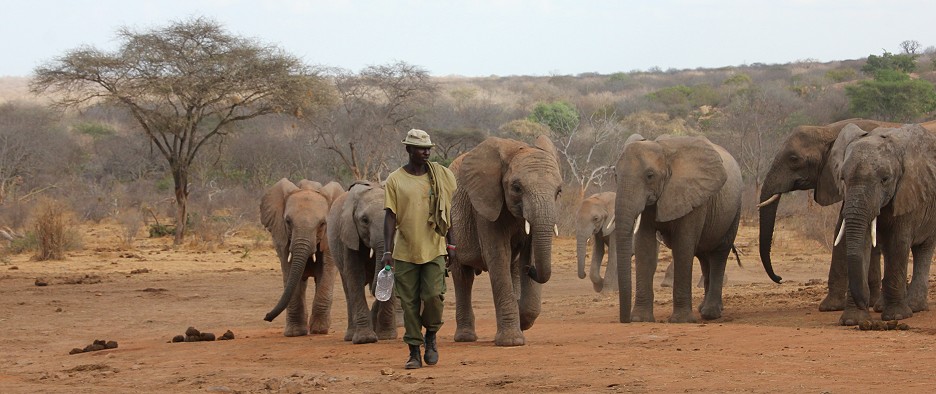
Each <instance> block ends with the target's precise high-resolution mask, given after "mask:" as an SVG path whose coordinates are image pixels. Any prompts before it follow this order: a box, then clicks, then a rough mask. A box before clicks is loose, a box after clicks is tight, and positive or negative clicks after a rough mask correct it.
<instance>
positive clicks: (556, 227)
mask: <svg viewBox="0 0 936 394" xmlns="http://www.w3.org/2000/svg"><path fill="white" fill-rule="evenodd" d="M553 232H555V233H556V236H557V237H558V236H559V225H558V224H554V225H553Z"/></svg>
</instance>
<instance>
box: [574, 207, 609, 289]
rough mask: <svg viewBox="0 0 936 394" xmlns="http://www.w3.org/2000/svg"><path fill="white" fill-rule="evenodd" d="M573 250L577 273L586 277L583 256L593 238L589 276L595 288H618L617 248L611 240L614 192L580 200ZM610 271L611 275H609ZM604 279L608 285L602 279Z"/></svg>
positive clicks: (583, 277)
mask: <svg viewBox="0 0 936 394" xmlns="http://www.w3.org/2000/svg"><path fill="white" fill-rule="evenodd" d="M575 229H576V231H575V241H576V242H575V254H576V257H577V259H578V277H579V279H585V257H586V254H587V253H586V248H587V245H588V240H589V239H592V238H594V245H593V248H592V261H591V269H590V271H589V278H590V279H591V282H592V287H593V288H594V289H595V292H598V293H600V292H601V291H602V290H609V291H614V290H617V278H616V277H615V274H616V273H617V268H616V267H617V266H616V264H617V257H616V255H615V253H616V252H617V248H616V247H615V244H614V235H613V233H614V192H604V193H596V194H593V195H591V196H589V197H588V198H586V199H584V200H582V205H581V206H579V209H578V213H577V214H576V222H575ZM605 246H607V247H608V265H607V267H606V268H605V277H604V278H602V277H601V262H602V260H603V259H604V254H605ZM609 274H610V275H609ZM606 281H607V286H605V283H606Z"/></svg>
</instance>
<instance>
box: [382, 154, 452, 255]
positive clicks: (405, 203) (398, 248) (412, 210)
mask: <svg viewBox="0 0 936 394" xmlns="http://www.w3.org/2000/svg"><path fill="white" fill-rule="evenodd" d="M429 186H430V185H429V174H424V175H420V176H416V175H412V174H410V173H408V172H406V170H404V169H403V168H402V167H400V168H398V169H397V170H396V171H394V172H392V173H390V176H388V177H387V182H386V184H385V185H384V193H385V196H386V198H385V200H384V201H385V207H386V208H389V209H390V210H391V211H393V213H394V214H396V220H397V226H396V236H395V237H394V238H393V259H394V260H401V261H406V262H409V263H413V264H423V263H426V262H428V261H432V260H433V259H435V258H436V257H438V256H441V255H443V254H445V238H444V237H442V236H441V235H439V234H438V233H436V232H435V230H434V228H433V227H432V225H431V224H430V222H429V212H430V208H429V190H430V187H429Z"/></svg>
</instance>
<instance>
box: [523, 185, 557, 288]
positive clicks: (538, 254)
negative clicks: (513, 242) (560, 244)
mask: <svg viewBox="0 0 936 394" xmlns="http://www.w3.org/2000/svg"><path fill="white" fill-rule="evenodd" d="M533 207H534V208H533V210H532V211H531V212H524V213H525V214H527V213H529V214H530V218H531V219H532V221H531V223H532V224H533V228H532V229H531V231H532V232H531V234H530V235H531V236H532V244H531V246H532V251H533V264H532V265H531V266H530V268H529V271H528V272H527V274H528V275H529V276H530V278H532V279H533V280H534V281H536V282H537V283H546V282H548V281H549V277H550V276H552V240H553V228H554V227H555V225H556V215H555V202H553V201H552V199H551V198H550V197H547V196H537V198H536V199H534V205H533Z"/></svg>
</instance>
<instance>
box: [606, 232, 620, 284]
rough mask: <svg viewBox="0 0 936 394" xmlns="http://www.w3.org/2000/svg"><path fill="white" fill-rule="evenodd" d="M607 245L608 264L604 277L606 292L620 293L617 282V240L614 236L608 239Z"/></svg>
mask: <svg viewBox="0 0 936 394" xmlns="http://www.w3.org/2000/svg"><path fill="white" fill-rule="evenodd" d="M607 240H608V241H607V242H606V244H607V245H608V264H607V266H606V268H605V275H604V283H605V286H604V290H605V291H609V292H610V291H618V280H617V240H616V239H615V237H614V236H609V237H607Z"/></svg>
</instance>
